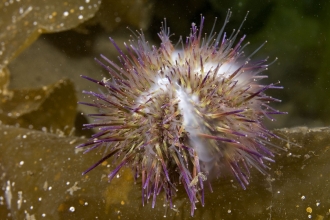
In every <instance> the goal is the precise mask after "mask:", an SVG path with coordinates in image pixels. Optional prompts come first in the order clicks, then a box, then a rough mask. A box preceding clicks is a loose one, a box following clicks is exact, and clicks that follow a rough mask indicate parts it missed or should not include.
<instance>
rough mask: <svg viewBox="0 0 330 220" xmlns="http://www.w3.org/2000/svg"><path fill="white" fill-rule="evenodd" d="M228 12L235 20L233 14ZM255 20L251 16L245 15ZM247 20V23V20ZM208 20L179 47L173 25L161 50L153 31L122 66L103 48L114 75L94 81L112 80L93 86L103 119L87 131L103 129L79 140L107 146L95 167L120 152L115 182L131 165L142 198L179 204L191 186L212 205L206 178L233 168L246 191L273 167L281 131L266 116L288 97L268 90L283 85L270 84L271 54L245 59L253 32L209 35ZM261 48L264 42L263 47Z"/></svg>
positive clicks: (123, 57)
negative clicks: (254, 174) (252, 174)
mask: <svg viewBox="0 0 330 220" xmlns="http://www.w3.org/2000/svg"><path fill="white" fill-rule="evenodd" d="M230 15H231V12H229V13H228V15H227V17H226V20H225V24H226V23H227V22H228V21H229V17H230ZM244 20H245V19H244ZM243 22H244V21H243ZM243 22H242V24H243ZM203 24H204V17H202V18H201V23H200V27H199V29H198V28H197V26H196V25H195V24H194V23H193V24H192V27H191V31H190V35H189V36H188V37H187V38H186V40H185V41H184V40H180V42H179V44H178V45H180V43H181V45H182V46H177V47H179V48H180V49H179V50H178V49H176V48H175V46H174V45H173V44H172V43H171V41H170V31H169V28H168V27H167V26H166V20H165V23H164V24H163V25H162V28H161V32H160V33H159V37H160V39H161V45H160V47H156V46H150V45H149V44H148V42H147V41H146V40H145V36H144V34H143V32H137V35H136V36H135V38H133V40H131V41H130V44H129V45H126V44H125V47H126V50H127V52H126V53H124V52H123V51H122V50H121V49H120V48H119V47H118V46H117V45H116V43H115V42H114V40H113V39H111V38H110V41H111V42H112V44H113V45H114V46H115V48H116V49H117V50H118V52H119V60H120V65H117V64H116V63H115V62H113V61H111V60H109V59H107V58H106V57H105V56H103V55H101V57H102V59H103V60H104V61H103V62H101V61H99V60H97V61H98V62H99V63H100V64H101V65H102V66H103V67H104V68H105V69H106V70H107V71H108V72H109V74H110V78H109V79H103V80H100V81H99V80H94V79H91V78H89V77H86V76H83V78H86V79H88V80H90V81H92V82H95V83H97V84H99V85H100V86H103V87H104V88H105V89H106V90H107V92H106V93H95V92H92V91H84V93H85V94H88V95H91V96H93V97H94V100H93V102H92V103H85V102H83V103H81V104H85V105H89V106H93V107H96V108H97V109H98V110H99V113H97V114H90V115H89V116H91V117H93V118H94V119H95V121H94V123H91V124H85V125H84V126H85V128H88V129H93V128H98V129H99V131H98V132H97V133H96V134H94V135H93V136H92V137H91V138H90V140H89V141H88V142H86V143H84V144H81V145H79V146H78V147H79V148H80V147H89V148H88V149H87V150H86V152H87V151H90V150H92V149H95V148H99V147H102V146H103V147H106V150H107V153H106V156H105V157H104V158H102V159H101V160H100V161H98V162H97V163H96V164H95V165H93V166H92V167H90V168H89V169H88V170H87V171H85V172H84V173H87V172H89V171H90V170H92V169H94V168H95V167H96V166H98V165H99V164H101V163H102V162H103V161H105V160H107V159H109V158H113V159H114V160H113V161H114V163H115V166H116V167H115V169H114V170H112V172H111V173H110V174H109V180H110V181H111V180H112V179H113V178H114V176H116V174H117V173H118V172H119V170H120V169H121V168H122V167H123V166H129V167H131V168H132V170H133V172H134V177H135V179H137V180H139V181H141V184H142V201H143V204H144V203H145V201H146V200H149V199H150V198H152V207H154V206H155V204H156V197H157V195H159V194H160V193H161V192H164V195H165V198H166V201H167V202H168V203H169V205H170V206H171V207H172V198H173V196H174V195H175V194H176V192H177V190H178V186H179V185H180V184H182V186H183V187H184V188H185V191H186V193H187V195H188V197H189V200H190V203H191V215H193V214H194V210H195V209H196V203H197V202H198V201H199V202H201V204H202V205H204V185H205V182H209V181H210V179H211V177H218V176H220V175H221V174H222V173H223V171H224V169H227V170H228V169H229V170H230V171H231V172H232V173H233V175H234V176H235V177H236V178H237V180H238V181H239V183H240V184H241V185H242V187H243V188H244V189H245V186H246V185H247V184H248V183H249V182H248V178H249V168H250V167H255V168H257V169H258V170H260V171H261V172H263V173H265V169H266V168H267V166H266V165H265V164H264V161H265V160H266V161H267V160H268V161H272V159H271V158H272V157H274V155H273V153H272V151H271V150H270V149H268V146H271V145H270V143H269V138H271V137H276V136H275V135H274V134H272V133H271V132H270V131H269V130H267V129H266V128H265V127H264V126H263V119H264V117H266V118H271V117H270V115H272V114H281V113H282V112H279V111H277V110H275V109H273V108H272V107H270V106H269V105H268V103H269V102H271V101H279V100H277V99H275V98H272V97H270V96H267V95H266V94H264V92H265V90H267V89H270V88H271V89H273V88H281V87H278V86H276V85H274V84H270V85H260V84H258V83H257V81H259V80H260V79H263V78H266V76H264V75H260V73H261V72H262V71H264V70H265V69H266V68H267V66H268V65H267V64H266V60H259V61H256V62H250V57H247V58H243V54H244V53H243V48H244V46H245V45H242V42H243V40H244V38H245V36H243V37H242V38H241V39H240V40H239V41H238V43H236V44H235V40H236V38H237V36H238V34H239V32H240V29H241V26H242V25H241V26H240V28H239V29H238V30H237V31H235V30H234V31H233V33H232V34H231V35H230V36H229V37H227V35H226V33H225V32H224V27H225V24H224V26H223V28H222V29H221V30H220V32H219V33H218V34H216V33H215V32H214V27H215V22H214V25H213V28H212V30H211V32H210V34H209V35H208V36H207V35H205V36H202V28H203ZM258 49H259V48H258Z"/></svg>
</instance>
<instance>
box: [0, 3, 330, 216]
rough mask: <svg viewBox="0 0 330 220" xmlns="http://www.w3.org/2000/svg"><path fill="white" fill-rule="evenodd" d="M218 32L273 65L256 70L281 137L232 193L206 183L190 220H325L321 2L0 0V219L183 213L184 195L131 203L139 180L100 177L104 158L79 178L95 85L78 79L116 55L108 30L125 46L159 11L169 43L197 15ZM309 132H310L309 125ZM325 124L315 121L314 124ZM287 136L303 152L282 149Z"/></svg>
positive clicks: (325, 25)
mask: <svg viewBox="0 0 330 220" xmlns="http://www.w3.org/2000/svg"><path fill="white" fill-rule="evenodd" d="M228 9H231V11H232V12H233V14H232V17H231V19H230V22H229V23H228V24H227V26H226V29H225V30H226V31H227V32H228V33H231V31H232V29H237V28H238V27H239V26H240V24H241V22H242V20H243V19H244V17H245V15H246V13H247V11H249V15H248V18H247V20H246V22H245V24H244V26H243V28H242V33H241V35H243V34H246V35H247V38H246V40H245V41H246V42H250V45H248V46H247V47H246V49H244V51H245V54H246V55H248V54H250V53H252V52H253V51H254V50H255V49H256V48H258V47H259V46H260V45H261V44H262V43H263V42H265V41H267V43H266V44H265V46H264V47H262V48H261V49H260V50H259V51H258V52H257V53H256V54H255V55H254V57H253V59H254V60H256V59H263V58H265V57H268V56H269V60H270V61H272V60H274V59H275V58H276V57H278V60H277V61H276V62H275V63H274V64H272V65H271V66H270V67H269V70H267V71H266V73H265V74H267V75H268V76H269V78H268V79H266V80H264V81H263V82H264V84H269V83H272V82H277V81H280V85H282V86H284V89H282V90H275V91H269V92H267V94H271V95H272V96H274V97H276V98H279V99H281V100H282V102H281V103H276V104H273V105H272V106H273V107H275V108H276V109H279V110H280V111H284V112H289V114H288V115H280V116H278V117H276V119H277V121H276V122H272V123H267V126H268V127H271V128H277V129H280V128H284V127H294V126H304V127H300V128H294V129H282V130H279V131H278V133H279V134H281V137H284V139H285V140H289V142H285V141H283V142H281V143H276V144H278V145H279V146H281V147H283V148H285V149H286V151H281V150H279V152H278V155H276V157H275V160H276V163H275V164H272V163H271V164H269V166H270V167H271V170H270V172H269V176H263V175H261V174H259V173H258V172H255V171H256V170H252V172H251V183H250V185H249V186H248V189H247V190H242V189H241V188H240V187H239V185H238V184H236V182H233V180H232V177H226V178H223V179H219V180H216V181H215V183H214V184H213V193H211V192H209V191H208V189H207V190H206V202H205V203H206V205H205V207H202V206H201V205H197V207H198V208H197V210H196V212H195V217H193V218H196V219H303V218H307V219H329V215H330V198H329V195H330V193H329V180H330V177H329V172H328V170H327V167H328V165H329V162H328V161H329V156H330V155H329V152H330V151H329V147H330V145H329V140H330V137H329V130H328V129H327V128H325V127H327V126H328V125H329V123H330V114H328V112H329V110H330V102H329V101H330V98H329V97H330V96H329V92H330V91H329V86H328V84H329V81H330V62H329V61H330V42H329V40H330V26H329V22H328V21H329V19H330V14H329V10H330V1H321V0H318V1H311V0H303V1H294V0H268V1H257V0H246V1H219V0H208V1H201V0H200V1H189V2H188V1H175V0H169V1H161V0H129V1H114V0H103V1H97V0H70V1H57V2H56V3H54V2H52V1H42V0H27V1H15V0H8V1H5V0H3V1H1V2H0V71H1V72H0V90H1V93H0V98H1V103H0V121H1V127H0V138H1V139H0V150H1V154H0V186H1V189H0V217H1V219H24V218H25V219H42V218H43V219H115V218H116V219H138V218H142V217H145V218H151V219H159V218H163V216H164V215H166V218H167V219H168V218H170V219H189V218H192V217H190V212H189V201H188V199H187V198H186V197H185V196H184V193H181V194H180V193H178V197H177V198H176V199H175V204H176V207H177V209H176V210H172V209H169V208H167V207H166V205H164V204H163V201H162V200H161V199H159V201H157V205H156V208H155V209H152V208H151V205H150V204H147V205H146V206H145V207H142V205H141V195H140V194H141V193H140V184H134V180H133V178H132V177H131V173H130V172H131V171H130V170H129V169H127V170H124V171H122V172H121V173H120V176H119V177H118V178H117V179H115V181H113V182H111V184H109V183H108V181H107V177H106V175H107V174H108V173H109V170H111V166H112V165H111V164H110V163H109V162H108V163H104V164H102V166H101V167H99V168H97V169H95V171H93V172H91V173H89V174H88V175H86V176H81V173H82V172H83V171H84V170H86V169H87V168H88V167H89V166H90V165H91V164H93V162H95V161H97V159H98V158H99V157H100V154H102V152H97V153H96V154H95V155H94V154H87V155H83V154H82V152H81V151H78V150H77V149H75V146H76V145H78V144H79V143H82V142H83V141H84V139H83V137H82V136H86V137H89V136H90V134H91V132H90V131H86V130H82V129H81V127H82V124H83V123H86V121H87V120H88V119H86V118H85V116H84V115H83V114H81V113H87V112H91V111H92V110H91V109H89V108H85V107H82V106H77V104H76V103H77V101H78V100H80V101H84V96H83V94H82V93H81V91H82V90H83V89H85V90H93V91H97V90H98V87H97V85H93V84H91V83H89V82H87V80H84V79H82V78H81V77H80V75H86V76H89V77H92V78H95V79H102V78H103V77H106V78H108V77H109V75H108V73H107V72H106V71H104V70H102V68H101V67H100V66H99V65H98V64H97V63H96V62H95V61H94V58H95V57H99V54H104V55H105V56H107V57H108V58H109V59H110V60H114V61H117V60H118V59H117V56H118V53H117V51H116V50H115V48H114V47H113V45H112V44H111V43H110V41H109V37H112V38H113V39H114V40H115V41H116V43H117V44H118V45H119V46H120V47H123V43H124V42H128V40H129V39H130V35H132V32H131V31H130V30H128V29H127V27H129V28H130V29H132V30H133V31H134V30H136V29H137V30H139V29H140V28H142V29H143V31H144V33H145V35H146V38H147V39H148V40H149V41H150V44H155V45H158V44H159V43H160V40H159V39H158V36H157V33H158V32H159V30H160V26H161V22H162V21H163V20H164V18H166V21H167V25H168V26H169V27H170V28H171V29H170V30H171V32H172V33H175V35H174V36H172V38H171V39H172V41H173V42H176V41H177V40H178V39H179V36H182V37H185V36H187V35H188V34H189V32H188V30H189V27H190V26H191V23H192V22H195V23H196V24H197V25H199V22H200V16H201V14H202V15H203V16H205V19H206V21H205V28H204V31H203V32H207V31H208V30H210V29H211V28H212V25H213V22H214V18H215V17H217V18H218V21H217V26H216V27H217V29H220V28H221V27H222V25H223V21H224V19H225V16H226V14H227V11H228ZM317 127H318V128H317ZM319 127H323V128H319ZM291 142H292V143H297V144H298V145H300V146H301V147H297V146H295V145H292V146H291V145H290V143H291Z"/></svg>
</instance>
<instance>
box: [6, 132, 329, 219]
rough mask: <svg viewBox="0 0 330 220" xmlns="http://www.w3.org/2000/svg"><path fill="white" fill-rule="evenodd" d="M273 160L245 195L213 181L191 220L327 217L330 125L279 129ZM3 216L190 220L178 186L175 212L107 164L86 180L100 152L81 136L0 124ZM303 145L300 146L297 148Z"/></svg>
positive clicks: (225, 181) (226, 181)
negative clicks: (144, 196)
mask: <svg viewBox="0 0 330 220" xmlns="http://www.w3.org/2000/svg"><path fill="white" fill-rule="evenodd" d="M277 133H278V134H279V135H281V136H282V137H283V138H284V139H285V141H282V142H281V143H276V144H279V146H280V147H282V148H283V149H285V150H280V149H279V150H278V152H279V154H278V155H277V156H276V158H275V159H276V163H270V164H269V166H270V168H271V170H270V171H269V176H263V175H261V174H259V173H258V172H257V171H256V170H251V177H250V179H251V182H250V185H249V186H248V188H247V190H243V189H241V188H240V187H239V185H238V184H237V183H236V180H233V179H232V177H231V176H227V177H224V178H221V179H219V180H215V181H213V182H212V187H213V192H210V190H208V189H207V190H206V195H205V207H201V205H197V210H196V212H195V216H194V219H309V218H311V219H326V218H328V216H329V214H330V213H329V207H330V202H329V180H330V174H329V172H328V167H329V163H330V162H329V157H330V147H329V142H330V129H329V128H317V129H308V128H294V129H283V130H278V131H277ZM0 140H1V141H0V151H1V156H0V170H1V175H0V185H1V188H0V213H1V219H24V218H26V219H160V218H163V216H164V215H166V217H167V218H166V219H192V218H191V217H190V203H189V200H188V198H187V197H186V195H185V193H184V189H183V188H180V187H179V191H178V195H177V197H175V199H174V205H175V208H174V209H173V210H172V209H169V208H168V207H166V205H164V201H163V199H162V196H161V195H160V196H159V199H158V201H157V203H156V207H155V208H154V209H152V208H151V204H150V203H147V204H146V205H145V206H144V207H142V202H141V186H140V182H139V180H138V181H137V183H136V184H134V180H133V178H132V173H131V172H130V170H128V169H124V170H122V171H121V172H120V173H119V175H118V177H117V178H115V179H114V180H113V181H112V182H111V183H108V182H107V177H106V175H107V174H108V173H109V172H110V170H111V169H112V166H111V165H110V164H109V162H108V163H107V162H104V163H102V165H101V166H99V167H97V168H96V169H94V170H93V171H92V172H90V173H88V174H87V175H86V176H82V175H81V172H82V171H84V170H86V169H87V168H88V167H89V166H90V165H92V164H93V163H95V162H96V161H97V160H98V159H100V157H101V155H102V154H103V153H104V152H103V151H98V152H94V153H93V152H89V153H88V154H83V153H82V152H81V151H80V150H77V149H75V146H76V145H78V144H79V143H81V142H82V141H84V140H83V139H81V138H77V137H58V136H56V135H54V134H49V133H43V132H37V131H33V130H28V129H21V128H14V127H7V126H1V127H0ZM297 144H298V145H300V146H298V145H297Z"/></svg>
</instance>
